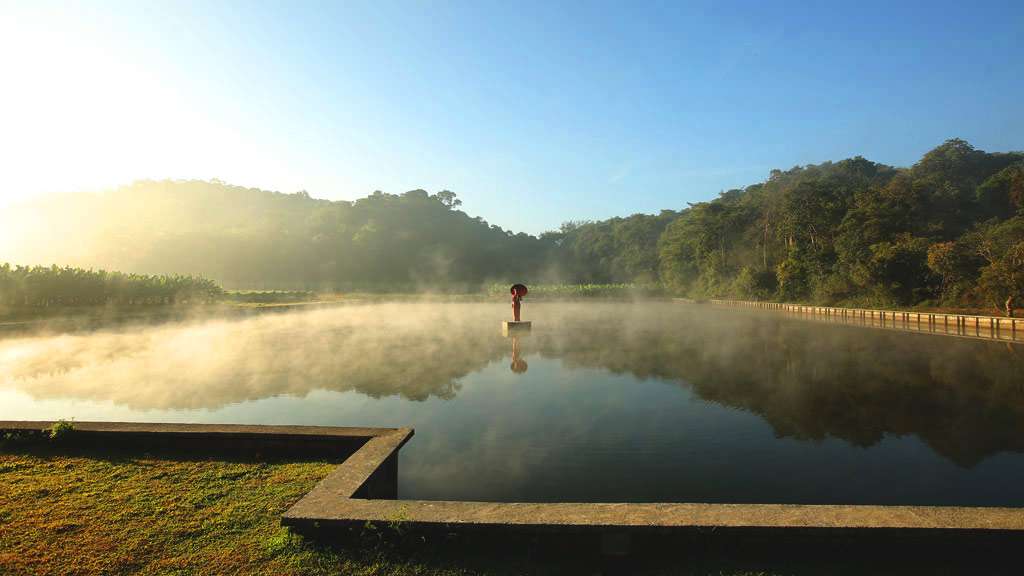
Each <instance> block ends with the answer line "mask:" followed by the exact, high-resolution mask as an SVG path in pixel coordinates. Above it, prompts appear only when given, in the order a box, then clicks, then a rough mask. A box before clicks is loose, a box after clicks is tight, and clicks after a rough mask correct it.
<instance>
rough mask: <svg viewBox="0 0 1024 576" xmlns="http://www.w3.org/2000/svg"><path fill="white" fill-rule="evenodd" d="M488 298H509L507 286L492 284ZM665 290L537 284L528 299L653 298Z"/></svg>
mask: <svg viewBox="0 0 1024 576" xmlns="http://www.w3.org/2000/svg"><path fill="white" fill-rule="evenodd" d="M487 294H488V296H492V297H497V296H508V295H509V286H508V285H507V284H491V285H490V286H488V287H487ZM664 295H665V290H664V288H662V286H661V285H660V284H657V283H646V284H640V283H637V284H633V283H619V284H535V285H530V286H529V294H528V295H527V298H528V299H537V298H540V299H545V298H556V299H573V298H615V299H620V298H622V299H629V298H651V297H657V296H664Z"/></svg>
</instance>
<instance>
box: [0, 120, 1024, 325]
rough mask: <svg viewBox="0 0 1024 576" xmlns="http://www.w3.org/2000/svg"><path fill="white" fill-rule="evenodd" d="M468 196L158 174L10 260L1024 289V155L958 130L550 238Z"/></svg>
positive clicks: (820, 293) (754, 290)
mask: <svg viewBox="0 0 1024 576" xmlns="http://www.w3.org/2000/svg"><path fill="white" fill-rule="evenodd" d="M460 205H461V201H460V200H459V199H458V198H457V197H456V196H455V194H454V193H452V192H449V191H441V192H438V193H436V194H429V193H428V192H426V191H423V190H413V191H410V192H406V193H404V194H398V195H396V194H385V193H382V192H375V193H373V194H372V195H370V196H368V197H366V198H362V199H359V200H356V201H354V202H347V201H335V202H332V201H327V200H318V199H315V198H312V197H310V196H309V194H307V193H305V192H299V193H295V194H281V193H277V192H268V191H264V190H259V189H251V188H242V187H238V186H231V185H228V184H225V183H222V182H220V181H216V180H214V181H210V182H206V181H142V182H136V183H134V184H132V185H130V186H126V187H123V188H120V189H117V190H114V191H111V192H107V193H102V194H68V195H61V196H54V197H49V198H46V199H43V200H38V201H36V202H33V203H30V204H27V205H23V206H20V207H17V208H13V209H9V210H6V211H5V214H4V215H3V217H0V225H2V226H3V228H2V230H4V231H6V237H5V238H3V244H0V261H3V260H11V261H20V262H26V263H27V262H32V263H51V262H60V263H62V264H73V265H79V266H87V267H103V268H109V269H118V270H125V271H131V272H137V273H145V274H197V275H201V276H204V277H209V278H212V279H214V280H216V281H218V282H221V283H223V285H224V286H226V287H229V288H276V289H314V290H338V289H340V290H347V289H353V288H374V287H376V288H384V289H408V288H410V287H416V288H432V287H437V288H449V289H450V288H457V287H458V288H472V287H479V286H482V285H485V284H487V283H490V282H496V281H498V282H500V281H507V280H511V279H517V280H526V281H532V282H536V281H554V280H557V281H565V282H611V283H621V282H645V283H646V282H662V283H664V284H665V286H666V287H668V288H669V289H671V290H672V291H673V292H675V293H678V294H683V295H690V296H695V297H714V296H719V297H736V298H751V299H779V300H789V301H816V302H823V303H844V304H863V305H867V304H871V305H887V306H907V305H914V304H920V303H931V304H943V305H970V306H985V307H999V308H1001V309H1005V310H1012V308H1013V306H1014V305H1015V303H1016V304H1018V305H1019V302H1020V301H1021V300H1024V153H1020V152H1011V153H987V152H983V151H980V150H977V149H975V148H973V147H972V146H971V145H970V144H968V143H967V142H964V141H962V140H949V141H947V142H945V143H944V144H942V145H940V146H938V147H937V148H935V149H933V150H931V151H930V152H928V153H927V154H925V155H924V156H923V157H922V158H921V159H920V160H919V161H918V162H917V163H916V164H914V165H913V166H911V167H909V168H894V167H891V166H886V165H882V164H878V163H875V162H871V161H869V160H866V159H864V158H861V157H859V156H858V157H855V158H850V159H846V160H842V161H838V162H826V163H823V164H818V165H809V166H798V167H795V168H792V169H790V170H786V171H782V170H773V171H772V172H771V174H770V175H769V178H768V179H767V180H766V181H764V182H761V183H757V184H754V185H751V186H748V187H746V188H743V189H737V190H729V191H727V192H723V193H721V194H720V195H719V197H718V198H715V199H714V200H711V201H709V202H701V203H697V204H691V205H689V206H686V207H682V208H681V209H678V208H679V207H677V209H676V210H664V211H662V212H661V213H660V214H657V215H647V214H637V215H633V216H630V217H626V218H612V219H610V220H605V221H599V222H568V223H566V224H564V225H563V226H562V227H561V229H559V230H557V231H552V232H546V233H544V234H541V235H540V236H539V237H535V236H531V235H527V234H523V233H519V234H515V233H512V232H510V231H506V230H503V229H501V228H500V227H497V226H493V225H489V224H488V223H487V222H485V221H484V220H483V219H481V218H479V217H476V218H474V217H471V216H469V215H467V214H466V213H465V212H463V211H462V210H460V209H459V206H460Z"/></svg>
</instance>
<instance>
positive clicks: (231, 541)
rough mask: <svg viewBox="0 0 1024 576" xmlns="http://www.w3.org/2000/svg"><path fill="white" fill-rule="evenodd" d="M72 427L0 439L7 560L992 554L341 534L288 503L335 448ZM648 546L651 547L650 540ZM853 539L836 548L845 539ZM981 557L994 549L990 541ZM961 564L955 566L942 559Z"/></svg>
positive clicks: (371, 565) (537, 569)
mask: <svg viewBox="0 0 1024 576" xmlns="http://www.w3.org/2000/svg"><path fill="white" fill-rule="evenodd" d="M62 431H63V432H65V434H66V436H65V437H64V438H63V439H57V440H50V439H45V438H38V439H34V440H30V441H25V440H23V439H16V440H13V441H12V440H3V441H0V574H4V575H8V574H10V575H22V574H25V575H28V574H32V575H46V574H182V575H184V574H196V575H199V574H203V575H207V574H268V575H270V574H273V575H279V574H280V575H314V574H346V575H367V576H369V575H394V576H405V575H410V576H411V575H418V576H441V575H444V576H457V575H469V574H483V575H496V576H497V575H525V574H678V575H683V576H689V575H693V576H695V575H717V576H727V575H732V576H755V575H757V576H767V575H769V574H771V575H776V574H777V575H782V574H794V575H803V574H868V573H870V574H901V575H902V574H918V573H922V574H924V573H927V574H936V573H959V572H958V571H957V567H959V568H963V567H965V564H964V562H966V566H967V567H975V568H983V567H982V566H981V565H980V564H978V560H977V558H978V556H977V555H974V554H972V555H970V556H967V557H966V560H964V559H963V558H961V561H960V562H955V563H953V564H948V563H947V564H943V562H944V561H945V560H947V559H943V558H940V555H939V554H937V552H938V551H937V550H932V549H930V548H929V549H928V551H929V554H927V555H926V556H928V557H929V559H928V560H922V558H923V556H922V554H921V550H917V551H913V549H909V550H908V549H905V547H904V545H903V544H899V543H894V544H893V546H895V547H896V549H899V550H901V551H903V552H908V554H907V555H906V556H905V557H903V559H902V560H897V559H895V557H894V556H892V554H891V552H893V548H888V549H886V551H884V553H876V554H873V555H872V554H864V550H859V551H857V552H856V553H854V554H846V553H842V554H840V555H836V554H834V553H828V552H825V553H822V554H816V553H815V550H816V549H817V548H820V547H821V546H820V545H821V543H820V542H818V543H816V544H814V545H813V546H812V548H807V545H806V544H795V545H789V546H778V545H776V544H772V545H771V546H767V547H766V546H755V547H753V548H751V547H750V543H746V544H740V543H735V544H728V543H722V542H719V541H716V540H713V539H705V538H703V537H700V536H698V537H696V538H693V537H691V538H689V539H687V540H685V541H682V542H679V541H670V542H668V543H667V544H666V543H660V544H654V545H652V544H651V543H650V542H648V541H647V540H646V539H643V540H636V541H634V546H635V547H636V551H635V552H634V554H633V555H632V556H629V557H619V558H614V557H611V558H610V557H607V556H602V555H601V554H600V553H598V548H599V547H597V546H596V541H595V540H592V539H588V540H585V541H572V540H557V541H553V540H552V538H553V537H552V536H544V535H541V536H533V535H530V534H523V535H514V534H512V535H501V536H479V535H476V536H474V535H472V534H459V533H447V534H436V533H433V534H430V535H428V534H417V533H413V532H410V531H408V530H407V529H406V528H405V527H403V526H402V525H401V521H400V520H397V521H396V522H394V523H389V524H388V525H386V526H366V527H363V528H362V529H356V530H354V531H352V532H351V533H349V534H347V535H346V536H345V537H344V540H342V539H340V537H339V536H337V535H336V536H332V537H329V538H320V539H312V540H311V539H308V538H303V537H302V536H299V535H297V534H294V533H292V532H290V531H289V530H287V529H285V528H282V527H281V526H280V523H279V515H280V514H281V513H282V512H283V511H284V510H285V509H287V508H288V507H289V506H290V505H291V504H292V503H293V502H295V501H296V500H298V498H300V497H301V496H302V495H303V494H304V493H305V492H306V491H308V490H310V489H311V488H312V487H313V486H314V485H315V484H316V482H318V481H319V480H320V479H321V478H323V477H324V476H325V475H326V474H327V473H328V472H329V471H330V470H331V468H332V467H333V466H334V465H335V464H336V462H334V461H331V460H326V459H321V460H312V461H310V460H307V461H294V460H280V459H270V460H268V459H267V458H265V457H263V458H261V457H259V456H258V455H254V457H252V458H247V457H237V456H232V457H223V456H221V457H217V456H209V455H207V456H197V455H194V454H192V455H189V454H182V453H175V452H171V453H167V452H159V453H139V452H138V451H136V452H129V451H125V450H118V449H114V448H109V447H104V448H102V449H100V448H97V447H95V446H93V447H86V446H76V445H75V444H74V443H73V442H72V443H69V442H68V440H67V437H68V436H71V437H73V435H74V434H75V433H74V431H73V430H70V428H68V429H66V430H62ZM652 546H653V547H652ZM849 546H850V545H849V544H842V543H840V550H846V551H847V552H849V551H850V550H849ZM987 552H990V551H986V554H984V555H983V556H981V558H986V559H987V558H989V554H988V553H987ZM937 567H939V568H953V571H952V572H949V571H946V570H943V569H939V570H936V568H937Z"/></svg>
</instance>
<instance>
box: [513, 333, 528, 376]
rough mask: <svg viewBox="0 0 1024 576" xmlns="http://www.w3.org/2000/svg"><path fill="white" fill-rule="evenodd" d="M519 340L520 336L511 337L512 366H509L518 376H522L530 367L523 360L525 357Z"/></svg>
mask: <svg viewBox="0 0 1024 576" xmlns="http://www.w3.org/2000/svg"><path fill="white" fill-rule="evenodd" d="M519 338H520V337H519V336H511V337H510V339H511V340H512V364H510V365H509V369H511V370H512V372H514V373H516V374H522V373H524V372H526V371H527V370H529V369H530V365H529V364H527V363H526V360H523V355H522V353H521V352H520V347H519Z"/></svg>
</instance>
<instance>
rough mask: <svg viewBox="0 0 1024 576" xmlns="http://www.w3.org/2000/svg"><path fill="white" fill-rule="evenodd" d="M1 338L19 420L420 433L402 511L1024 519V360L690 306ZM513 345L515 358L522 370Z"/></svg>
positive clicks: (445, 309)
mask: <svg viewBox="0 0 1024 576" xmlns="http://www.w3.org/2000/svg"><path fill="white" fill-rule="evenodd" d="M506 315H507V310H506V306H505V305H499V304H488V303H466V304H438V303H429V304H427V303H389V304H353V305H346V306H339V307H335V308H329V309H321V310H313V311H306V312H292V313H284V314H265V315H259V316H254V317H249V318H241V319H221V320H209V321H198V320H193V321H186V322H172V323H166V324H162V325H155V326H141V325H137V326H121V327H117V328H110V329H105V330H98V331H92V332H75V333H70V334H39V335H17V336H14V335H10V336H7V337H5V338H3V339H0V419H49V418H72V417H73V418H77V419H79V420H94V419H111V420H150V421H213V422H256V423H294V424H325V425H326V424H329V425H343V426H344V425H353V426H413V427H415V428H416V436H415V438H414V439H413V440H412V441H411V442H410V444H409V445H407V446H406V447H405V448H404V449H403V452H402V457H401V471H400V490H401V496H402V497H405V498H426V499H477V500H527V501H555V500H568V501H574V500H575V501H602V500H603V501H716V502H846V503H905V504H976V505H1024V487H1018V486H1017V485H1016V484H1019V483H1015V482H1013V481H1012V479H1013V478H1020V477H1022V476H1021V474H1022V473H1024V454H1022V452H1024V382H1022V381H1021V378H1020V374H1024V349H1022V347H1020V346H1013V345H1008V344H1005V343H995V342H981V341H972V340H963V339H957V338H951V337H942V336H931V335H924V334H904V333H894V332H885V331H880V330H873V329H870V328H861V327H853V326H835V325H827V324H820V323H814V322H805V321H801V320H798V319H794V318H790V317H786V316H784V315H779V314H774V313H756V312H755V313H751V312H745V311H736V310H718V309H710V308H706V307H702V306H690V305H682V304H675V303H633V304H629V303H598V304H595V303H558V304H556V303H548V304H531V303H527V306H526V308H525V317H526V319H530V320H533V322H534V329H533V332H532V333H531V334H530V335H527V336H522V337H519V338H517V339H515V341H513V339H510V338H505V337H503V336H502V335H501V331H500V320H501V319H503V318H504V317H505V316H506ZM513 348H515V357H513Z"/></svg>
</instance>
